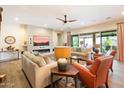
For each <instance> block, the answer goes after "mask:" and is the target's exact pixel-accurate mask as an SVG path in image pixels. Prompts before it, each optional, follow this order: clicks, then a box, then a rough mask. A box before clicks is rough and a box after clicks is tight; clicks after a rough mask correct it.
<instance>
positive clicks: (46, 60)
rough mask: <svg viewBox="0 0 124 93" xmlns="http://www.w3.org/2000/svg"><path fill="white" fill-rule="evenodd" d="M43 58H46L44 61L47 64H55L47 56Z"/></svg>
mask: <svg viewBox="0 0 124 93" xmlns="http://www.w3.org/2000/svg"><path fill="white" fill-rule="evenodd" d="M43 58H44V60H45V62H46V63H47V64H50V63H52V62H53V61H52V60H51V59H50V58H49V57H47V56H43Z"/></svg>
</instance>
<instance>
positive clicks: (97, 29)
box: [71, 19, 124, 35]
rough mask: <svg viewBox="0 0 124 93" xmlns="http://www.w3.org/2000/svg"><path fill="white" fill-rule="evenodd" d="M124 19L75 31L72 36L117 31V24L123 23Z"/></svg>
mask: <svg viewBox="0 0 124 93" xmlns="http://www.w3.org/2000/svg"><path fill="white" fill-rule="evenodd" d="M122 21H124V19H121V20H116V21H111V22H107V23H102V24H98V25H93V26H89V27H85V28H80V29H75V30H72V32H71V34H72V35H74V34H83V33H92V32H100V31H108V30H115V29H117V25H116V24H117V23H118V22H122Z"/></svg>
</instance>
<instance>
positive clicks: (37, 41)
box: [33, 35, 49, 46]
mask: <svg viewBox="0 0 124 93" xmlns="http://www.w3.org/2000/svg"><path fill="white" fill-rule="evenodd" d="M33 45H34V46H49V37H45V36H39V35H35V36H33Z"/></svg>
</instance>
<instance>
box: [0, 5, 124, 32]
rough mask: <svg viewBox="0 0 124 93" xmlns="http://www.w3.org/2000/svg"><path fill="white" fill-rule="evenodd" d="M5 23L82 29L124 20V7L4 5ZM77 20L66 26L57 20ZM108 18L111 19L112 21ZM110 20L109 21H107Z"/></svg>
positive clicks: (58, 28) (60, 28) (61, 28)
mask: <svg viewBox="0 0 124 93" xmlns="http://www.w3.org/2000/svg"><path fill="white" fill-rule="evenodd" d="M1 7H3V9H4V11H3V21H5V22H6V21H15V19H16V17H18V18H19V20H18V21H16V22H17V23H20V24H29V25H36V26H41V27H46V28H51V29H55V30H68V29H69V30H70V29H76V28H80V27H85V26H90V25H94V24H100V23H103V22H107V21H111V20H115V19H120V18H124V15H122V14H121V13H122V11H124V6H122V5H120V6H119V5H73V6H72V5H68V6H67V5H16V6H14V5H6V6H5V5H4V6H1ZM65 14H67V18H68V19H69V20H70V19H77V20H78V21H76V22H73V23H67V24H64V25H63V23H62V22H61V21H58V20H57V19H56V17H57V18H64V17H63V15H65ZM108 17H111V18H110V19H109V18H108ZM107 18H108V19H107Z"/></svg>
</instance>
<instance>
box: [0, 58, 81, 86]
mask: <svg viewBox="0 0 124 93" xmlns="http://www.w3.org/2000/svg"><path fill="white" fill-rule="evenodd" d="M2 74H6V79H5V80H4V81H3V82H0V88H31V86H30V84H29V81H28V80H27V78H26V76H25V74H24V72H23V71H22V65H21V60H14V61H9V62H1V63H0V75H2ZM67 87H68V88H74V87H75V84H74V80H73V78H68V83H67ZM78 87H80V86H79V83H78ZM47 88H51V87H50V86H48V87H47ZM55 88H65V77H63V78H62V79H61V80H60V81H58V82H56V83H55Z"/></svg>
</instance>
